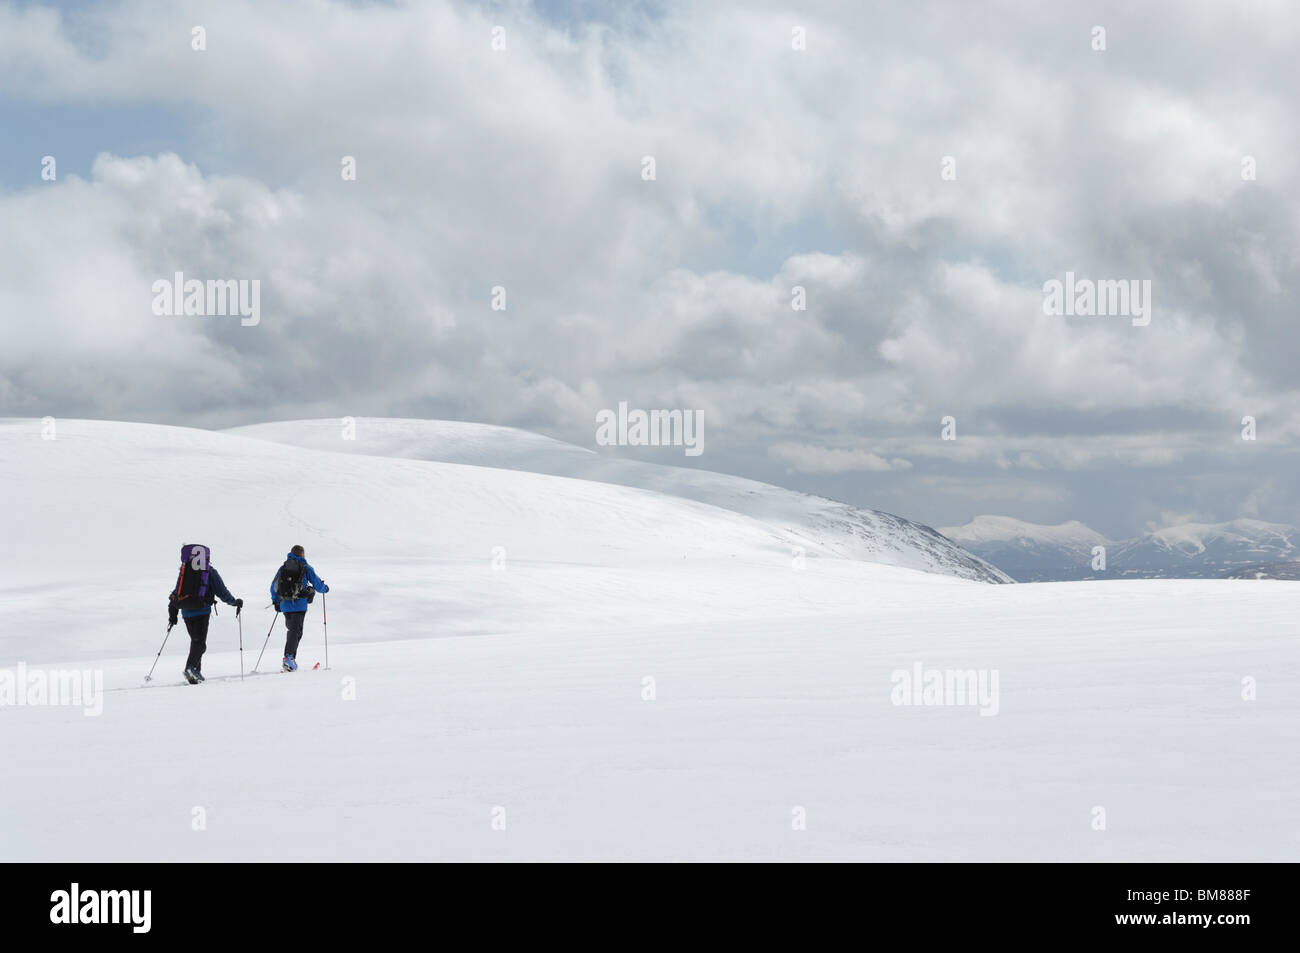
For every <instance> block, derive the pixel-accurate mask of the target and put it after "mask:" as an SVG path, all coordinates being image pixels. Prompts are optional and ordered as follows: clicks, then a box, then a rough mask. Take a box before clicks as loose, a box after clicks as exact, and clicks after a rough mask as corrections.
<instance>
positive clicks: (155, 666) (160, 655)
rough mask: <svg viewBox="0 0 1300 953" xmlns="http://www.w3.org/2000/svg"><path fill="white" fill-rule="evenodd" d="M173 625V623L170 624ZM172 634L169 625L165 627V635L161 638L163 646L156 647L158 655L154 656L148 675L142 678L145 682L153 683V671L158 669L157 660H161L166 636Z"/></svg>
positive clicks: (165, 645)
mask: <svg viewBox="0 0 1300 953" xmlns="http://www.w3.org/2000/svg"><path fill="white" fill-rule="evenodd" d="M172 625H175V623H172ZM171 634H172V627H171V625H169V626H167V634H166V635H164V636H163V644H162V645H160V646H158V654H157V655H155V656H154V659H153V664H152V665H150V666H149V674H148V675H146V676H145V677H144V680H145V681H146V682H152V681H153V670H154V669H155V668H157V667H158V660H159V659H160V658H162V652H163V649H165V648H167V636H168V635H171Z"/></svg>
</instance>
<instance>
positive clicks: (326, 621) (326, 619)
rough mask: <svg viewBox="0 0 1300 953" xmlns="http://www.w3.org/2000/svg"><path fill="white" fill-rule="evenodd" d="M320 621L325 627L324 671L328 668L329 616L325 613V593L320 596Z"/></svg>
mask: <svg viewBox="0 0 1300 953" xmlns="http://www.w3.org/2000/svg"><path fill="white" fill-rule="evenodd" d="M320 619H321V624H322V625H324V626H325V671H327V672H328V671H329V667H330V616H329V613H328V612H326V611H325V593H323V592H322V593H321V594H320Z"/></svg>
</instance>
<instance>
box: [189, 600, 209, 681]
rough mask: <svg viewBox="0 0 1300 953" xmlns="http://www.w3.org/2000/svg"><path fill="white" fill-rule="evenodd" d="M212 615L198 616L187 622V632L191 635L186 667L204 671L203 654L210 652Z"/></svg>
mask: <svg viewBox="0 0 1300 953" xmlns="http://www.w3.org/2000/svg"><path fill="white" fill-rule="evenodd" d="M211 618H212V613H210V612H209V613H208V614H207V615H196V616H192V617H191V618H188V619H186V620H185V631H186V632H188V633H189V634H190V655H189V658H187V659H186V660H185V667H186V668H192V669H194V670H195V671H197V672H201V671H203V653H204V652H206V651H207V650H208V621H209V620H210V619H211Z"/></svg>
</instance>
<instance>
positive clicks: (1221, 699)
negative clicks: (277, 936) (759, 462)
mask: <svg viewBox="0 0 1300 953" xmlns="http://www.w3.org/2000/svg"><path fill="white" fill-rule="evenodd" d="M512 439H513V438H512ZM517 443H518V442H517V441H516V445H517ZM488 459H490V457H484V458H482V460H483V461H486V460H488ZM0 487H2V488H3V498H4V506H3V508H0V539H3V541H4V545H3V547H0V745H3V750H4V752H5V756H6V764H5V781H4V783H3V784H0V860H6V861H8V860H80V861H95V860H128V861H130V860H272V859H274V860H289V861H292V860H329V859H346V860H447V859H462V860H467V859H472V860H486V859H514V860H541V859H550V860H567V859H605V860H615V859H617V860H623V859H646V860H688V859H735V860H777V859H787V860H812V859H840V860H938V859H981V860H991V859H993V860H1011V859H1049V860H1068V859H1081V860H1195V859H1232V860H1242V859H1275V860H1294V859H1295V858H1296V856H1297V855H1300V833H1298V832H1297V831H1296V829H1295V826H1294V825H1293V824H1291V823H1290V819H1291V814H1292V805H1293V803H1294V798H1295V794H1296V792H1297V790H1300V763H1297V761H1296V759H1295V758H1294V757H1293V754H1294V751H1295V749H1296V747H1297V743H1298V742H1300V665H1298V664H1297V661H1300V652H1298V651H1297V639H1296V624H1295V621H1294V620H1295V602H1296V596H1295V592H1296V591H1297V590H1296V588H1295V586H1294V584H1291V583H1276V584H1270V585H1267V586H1260V585H1258V584H1256V583H1253V582H1246V581H1234V580H1194V581H1131V582H1117V583H1115V582H1111V583H1105V584H1097V583H1073V584H1045V585H1040V586H997V585H981V584H978V583H975V582H972V581H969V580H965V579H961V578H957V577H955V576H952V575H944V574H940V573H932V572H920V571H916V570H912V569H905V568H899V567H894V566H887V565H882V564H880V563H877V562H869V561H865V560H862V559H849V558H844V557H842V556H839V555H836V554H835V553H834V552H832V551H831V546H832V542H833V539H830V538H828V540H827V541H825V542H823V541H820V540H819V539H818V538H817V537H816V536H815V535H813V534H811V533H810V530H809V527H808V526H806V525H804V524H799V525H798V526H795V527H793V528H788V527H782V526H781V525H776V524H774V523H772V522H770V521H768V520H764V519H759V518H756V517H755V516H752V515H746V514H743V513H740V512H737V511H735V510H732V509H727V508H723V507H720V506H715V505H710V504H707V503H702V502H699V501H696V500H692V499H686V498H683V497H682V496H679V495H675V494H674V495H669V494H664V493H656V492H651V491H649V490H645V489H639V488H635V487H627V486H619V485H613V484H611V483H607V482H595V481H591V480H580V479H573V478H568V477H562V476H554V475H547V474H539V473H530V472H524V471H521V470H509V469H502V468H499V467H485V466H470V465H465V464H462V463H445V462H432V461H428V460H419V459H405V458H396V457H384V456H379V455H369V454H357V453H343V452H330V451H326V450H313V449H304V448H300V447H295V446H289V445H287V444H284V443H276V442H272V441H267V440H255V439H250V438H248V437H245V436H239V435H235V434H230V433H211V432H206V431H196V430H187V429H183V428H175V427H157V426H149V425H141V424H119V423H107V422H86V421H70V420H69V421H59V422H58V429H57V439H54V440H43V439H42V428H41V425H40V423H39V422H38V421H31V420H11V421H4V422H0ZM831 535H832V536H833V534H831ZM194 541H201V542H204V543H207V544H208V545H210V546H212V548H213V560H214V563H215V565H216V566H217V567H218V568H219V569H220V570H221V572H222V574H223V576H224V577H225V579H226V581H227V582H228V583H229V584H230V586H231V588H232V589H233V590H234V592H235V594H236V595H239V596H243V597H244V598H245V599H246V600H248V605H247V607H246V610H245V617H246V618H245V619H244V620H243V644H244V649H245V652H244V655H243V666H244V668H245V669H251V668H252V665H253V661H254V659H255V658H256V655H257V652H258V650H259V649H260V648H261V644H262V642H263V640H264V639H265V638H266V630H267V627H268V626H269V625H270V624H271V619H272V614H271V612H269V611H267V610H264V609H262V608H261V606H262V605H264V604H265V602H266V590H267V586H268V585H269V582H270V578H271V575H272V574H273V572H274V570H275V568H276V566H277V565H278V563H279V562H280V560H281V559H282V558H283V554H284V551H285V549H286V548H287V547H288V546H289V545H290V544H292V543H302V544H303V545H304V546H305V547H306V549H307V553H308V557H309V559H310V560H311V561H312V563H313V564H314V565H315V566H316V568H317V569H318V570H319V572H320V573H321V575H322V576H323V577H324V578H325V580H326V581H327V582H329V584H330V586H331V592H330V594H329V596H328V597H327V598H328V609H329V622H330V625H329V668H328V669H326V668H325V667H323V666H322V668H320V669H318V670H312V669H311V665H312V663H313V662H316V661H320V662H322V663H323V662H324V661H325V652H324V635H325V633H324V629H323V626H322V624H321V623H322V617H321V613H320V612H319V611H318V610H319V609H320V608H322V606H320V605H318V606H316V607H313V610H312V613H311V614H310V616H309V618H308V622H307V629H306V636H305V639H304V643H303V647H302V650H301V651H300V653H299V657H300V660H302V661H303V662H304V663H305V668H306V670H304V671H301V672H298V673H296V674H292V675H284V674H280V673H278V672H275V666H276V661H277V659H278V654H279V647H280V646H279V642H280V638H281V632H280V630H279V629H277V630H276V632H275V633H274V635H273V636H272V637H271V639H270V648H269V649H268V652H267V655H268V660H267V661H266V662H264V664H263V666H262V667H263V669H264V670H268V669H269V670H270V672H271V673H272V674H259V675H256V676H252V677H249V678H247V679H246V680H243V681H241V680H240V678H239V673H240V668H241V656H240V653H239V651H238V646H239V627H238V626H237V624H236V620H235V618H234V616H233V613H232V612H230V611H224V612H223V613H222V614H221V615H220V616H219V617H218V618H216V619H215V620H214V621H213V624H212V631H211V635H210V639H209V645H210V648H209V653H208V656H207V658H206V660H205V665H204V670H205V672H206V674H207V675H208V678H209V681H208V682H207V683H206V684H204V685H201V686H194V687H191V686H188V685H185V684H183V683H182V682H181V681H180V674H179V673H180V668H181V663H182V659H183V657H184V645H183V643H184V633H183V631H182V630H177V631H175V632H173V633H172V635H171V636H170V640H169V642H168V644H167V645H166V648H165V650H164V651H163V653H162V658H161V661H160V662H159V666H158V675H157V678H156V680H155V682H154V683H152V685H150V686H149V687H143V685H144V683H143V680H142V679H143V675H144V674H145V672H146V671H147V670H148V668H149V666H150V664H151V663H152V662H153V661H154V657H155V655H156V653H158V650H159V644H160V642H161V640H162V636H163V630H164V623H165V591H166V590H167V589H168V588H169V586H170V585H171V583H172V582H173V580H174V578H175V570H176V560H177V550H178V548H179V546H180V544H181V543H184V542H194ZM796 542H798V543H799V544H801V545H804V547H805V548H806V550H807V555H806V558H805V559H802V560H799V559H795V558H792V556H791V547H792V544H794V543H796ZM837 545H847V544H846V543H840V544H837ZM320 601H321V600H318V603H319V602H320ZM19 666H26V667H27V670H28V671H30V670H33V669H38V668H39V669H40V670H41V671H50V670H52V669H60V670H69V669H76V670H84V671H86V672H87V673H90V674H91V675H98V677H100V678H102V681H103V688H104V691H103V693H102V695H99V696H98V700H99V706H98V708H99V711H98V712H95V711H94V710H93V706H86V707H87V708H88V709H92V710H89V711H87V710H83V708H79V707H76V706H70V705H50V704H36V703H30V704H17V703H15V702H14V700H13V698H12V697H11V698H10V699H9V700H8V701H5V696H4V690H5V689H4V686H5V685H6V684H8V685H9V690H10V692H11V693H12V691H13V688H14V686H15V685H16V684H17V683H16V682H15V680H14V678H15V676H16V673H17V672H18V671H20V669H19ZM918 667H921V668H922V670H923V671H924V672H938V673H961V672H971V673H976V674H978V675H979V676H980V677H981V678H985V677H987V678H988V679H989V680H991V684H992V685H993V686H994V689H995V690H994V691H993V694H992V696H991V697H990V698H989V699H984V700H981V701H980V704H979V705H976V704H973V702H974V701H976V699H966V702H967V703H965V704H963V703H961V702H962V698H961V697H960V696H955V697H948V698H944V697H943V696H940V697H939V699H938V700H939V701H951V702H953V703H952V704H938V705H931V704H900V701H907V700H912V701H919V702H924V701H925V698H924V697H922V696H921V695H920V694H912V693H904V694H903V695H901V696H900V694H899V691H900V685H901V684H902V683H901V682H900V680H899V679H900V677H902V678H906V677H910V673H912V672H913V671H915V670H916V669H917V668H918ZM6 678H8V679H9V681H8V682H7V683H6V681H5V680H6ZM1246 678H1253V679H1256V680H1257V681H1258V696H1257V698H1255V697H1254V696H1252V700H1246V699H1245V698H1244V697H1243V679H1246ZM88 714H89V715H90V716H88ZM1099 807H1100V808H1103V809H1104V811H1105V813H1106V828H1105V830H1104V831H1099V830H1097V829H1095V826H1094V825H1095V820H1096V816H1097V815H1096V811H1097V809H1098V808H1099ZM199 817H202V819H203V824H202V825H201V826H198V825H197V821H196V818H199Z"/></svg>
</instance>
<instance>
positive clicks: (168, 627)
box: [167, 619, 176, 632]
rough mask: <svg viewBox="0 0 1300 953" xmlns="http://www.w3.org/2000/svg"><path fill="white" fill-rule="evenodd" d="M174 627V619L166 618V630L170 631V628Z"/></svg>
mask: <svg viewBox="0 0 1300 953" xmlns="http://www.w3.org/2000/svg"><path fill="white" fill-rule="evenodd" d="M175 627H176V620H175V619H168V620H167V631H168V632H170V631H171V630H172V629H174V628H175Z"/></svg>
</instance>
